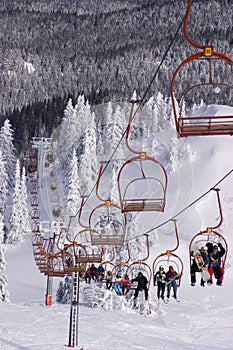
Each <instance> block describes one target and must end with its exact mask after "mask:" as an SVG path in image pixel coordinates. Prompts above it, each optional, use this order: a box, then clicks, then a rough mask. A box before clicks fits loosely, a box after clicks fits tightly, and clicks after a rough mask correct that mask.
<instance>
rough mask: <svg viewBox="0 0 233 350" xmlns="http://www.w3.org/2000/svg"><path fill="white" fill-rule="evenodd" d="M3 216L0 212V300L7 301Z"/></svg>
mask: <svg viewBox="0 0 233 350" xmlns="http://www.w3.org/2000/svg"><path fill="white" fill-rule="evenodd" d="M3 227H4V223H3V216H2V214H1V213H0V300H1V301H9V292H8V290H7V278H6V275H5V274H4V271H5V268H6V260H5V254H4V246H3V236H4V232H3Z"/></svg>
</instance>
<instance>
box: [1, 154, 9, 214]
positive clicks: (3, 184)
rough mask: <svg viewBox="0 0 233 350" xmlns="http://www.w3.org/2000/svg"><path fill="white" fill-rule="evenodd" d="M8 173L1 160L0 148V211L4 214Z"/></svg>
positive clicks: (4, 163)
mask: <svg viewBox="0 0 233 350" xmlns="http://www.w3.org/2000/svg"><path fill="white" fill-rule="evenodd" d="M8 184H9V180H8V174H7V172H6V162H5V161H4V160H3V156H2V150H1V149H0V213H1V214H2V215H4V213H5V207H6V201H7V197H8V189H9V185H8Z"/></svg>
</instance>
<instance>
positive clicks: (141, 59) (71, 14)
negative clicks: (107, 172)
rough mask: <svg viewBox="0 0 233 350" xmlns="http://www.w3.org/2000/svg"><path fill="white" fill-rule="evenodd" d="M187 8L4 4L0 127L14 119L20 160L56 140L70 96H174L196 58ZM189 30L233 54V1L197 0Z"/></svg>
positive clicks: (176, 0)
mask: <svg viewBox="0 0 233 350" xmlns="http://www.w3.org/2000/svg"><path fill="white" fill-rule="evenodd" d="M186 5H187V0H134V1H132V0H98V1H97V0H49V1H48V0H3V1H2V2H1V8H0V38H1V39H0V48H1V50H0V52H1V61H0V67H1V75H0V85H1V95H0V115H1V125H0V126H2V125H3V123H4V121H5V120H6V119H9V120H10V122H11V124H12V127H13V129H14V137H15V147H16V150H17V152H18V154H23V153H24V152H25V150H26V149H27V147H28V144H29V142H30V141H31V138H32V137H33V136H45V137H49V136H50V135H51V133H52V131H53V130H54V129H55V128H56V127H57V126H58V125H59V124H60V122H61V120H62V117H63V111H64V108H65V106H66V105H67V102H68V100H69V99H70V98H71V99H72V100H73V101H74V102H76V100H77V98H78V96H79V95H84V96H85V98H86V99H87V100H88V102H89V103H90V105H96V104H100V103H103V102H108V101H113V102H124V101H127V100H128V99H129V97H130V96H131V94H132V91H133V90H135V89H136V90H137V91H138V93H139V94H141V95H144V94H145V92H146V96H145V98H146V99H147V100H148V99H149V98H150V97H151V96H152V95H154V94H157V93H158V92H161V93H162V94H163V95H164V96H169V85H170V81H171V77H172V75H173V73H174V70H175V68H176V67H177V66H178V65H179V64H180V62H181V61H182V60H183V59H185V57H187V56H188V55H190V54H192V53H193V52H194V48H193V47H191V46H190V45H189V44H188V43H187V41H186V40H185V38H184V35H183V31H182V21H183V17H184V14H185V10H186ZM188 28H189V35H190V37H191V38H192V39H194V40H195V41H196V42H198V43H200V44H202V45H213V46H214V48H215V49H216V50H218V51H219V52H226V53H227V54H228V56H230V57H232V56H233V7H232V1H231V0H211V1H210V0H194V1H193V5H192V9H191V16H190V19H189V27H188ZM161 62H163V63H162V65H161ZM155 74H156V78H155V79H153V83H152V84H151V81H152V78H153V77H154V76H155ZM194 74H195V72H194ZM99 117H100V118H101V116H99Z"/></svg>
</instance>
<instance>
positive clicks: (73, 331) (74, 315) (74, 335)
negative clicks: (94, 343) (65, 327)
mask: <svg viewBox="0 0 233 350" xmlns="http://www.w3.org/2000/svg"><path fill="white" fill-rule="evenodd" d="M78 320H79V272H74V273H73V286H72V300H71V305H70V326H69V341H68V345H67V347H68V348H74V347H78ZM79 350H84V349H83V348H79Z"/></svg>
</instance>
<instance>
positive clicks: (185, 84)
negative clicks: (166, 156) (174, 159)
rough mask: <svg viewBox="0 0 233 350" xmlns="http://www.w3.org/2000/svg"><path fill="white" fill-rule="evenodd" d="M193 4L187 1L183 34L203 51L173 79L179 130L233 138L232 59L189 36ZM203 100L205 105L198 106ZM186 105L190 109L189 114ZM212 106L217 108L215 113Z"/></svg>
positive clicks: (174, 104) (179, 131)
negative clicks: (231, 136) (189, 21)
mask: <svg viewBox="0 0 233 350" xmlns="http://www.w3.org/2000/svg"><path fill="white" fill-rule="evenodd" d="M191 5H192V0H188V6H187V10H186V15H185V20H184V35H185V38H186V40H187V41H188V42H189V43H190V44H191V45H192V46H193V47H195V48H197V49H199V50H201V51H199V52H197V53H195V54H193V55H191V56H190V57H188V58H186V59H185V60H184V61H183V62H182V63H181V64H180V65H179V66H178V67H177V69H176V70H175V72H174V74H173V77H172V80H171V85H170V93H171V99H172V106H173V113H174V118H175V124H176V130H177V133H178V136H180V137H187V136H210V135H233V84H232V80H233V60H232V59H231V58H230V57H228V56H227V55H226V53H219V52H216V51H215V50H214V48H213V47H212V46H205V45H200V44H197V43H195V42H194V41H193V40H192V39H191V38H190V37H189V35H188V33H187V23H188V17H189V13H190V9H191ZM220 74H221V78H220ZM202 101H204V103H205V105H206V106H201V107H197V105H200V104H201V102H202ZM185 104H187V106H188V107H189V111H188V112H187V108H186V106H185ZM213 105H217V107H218V110H217V111H216V113H214V114H213V107H214V106H213ZM195 106H196V107H195ZM226 106H232V108H231V109H229V112H228V111H227V112H226V108H225V107H226ZM215 108H216V106H215Z"/></svg>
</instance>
